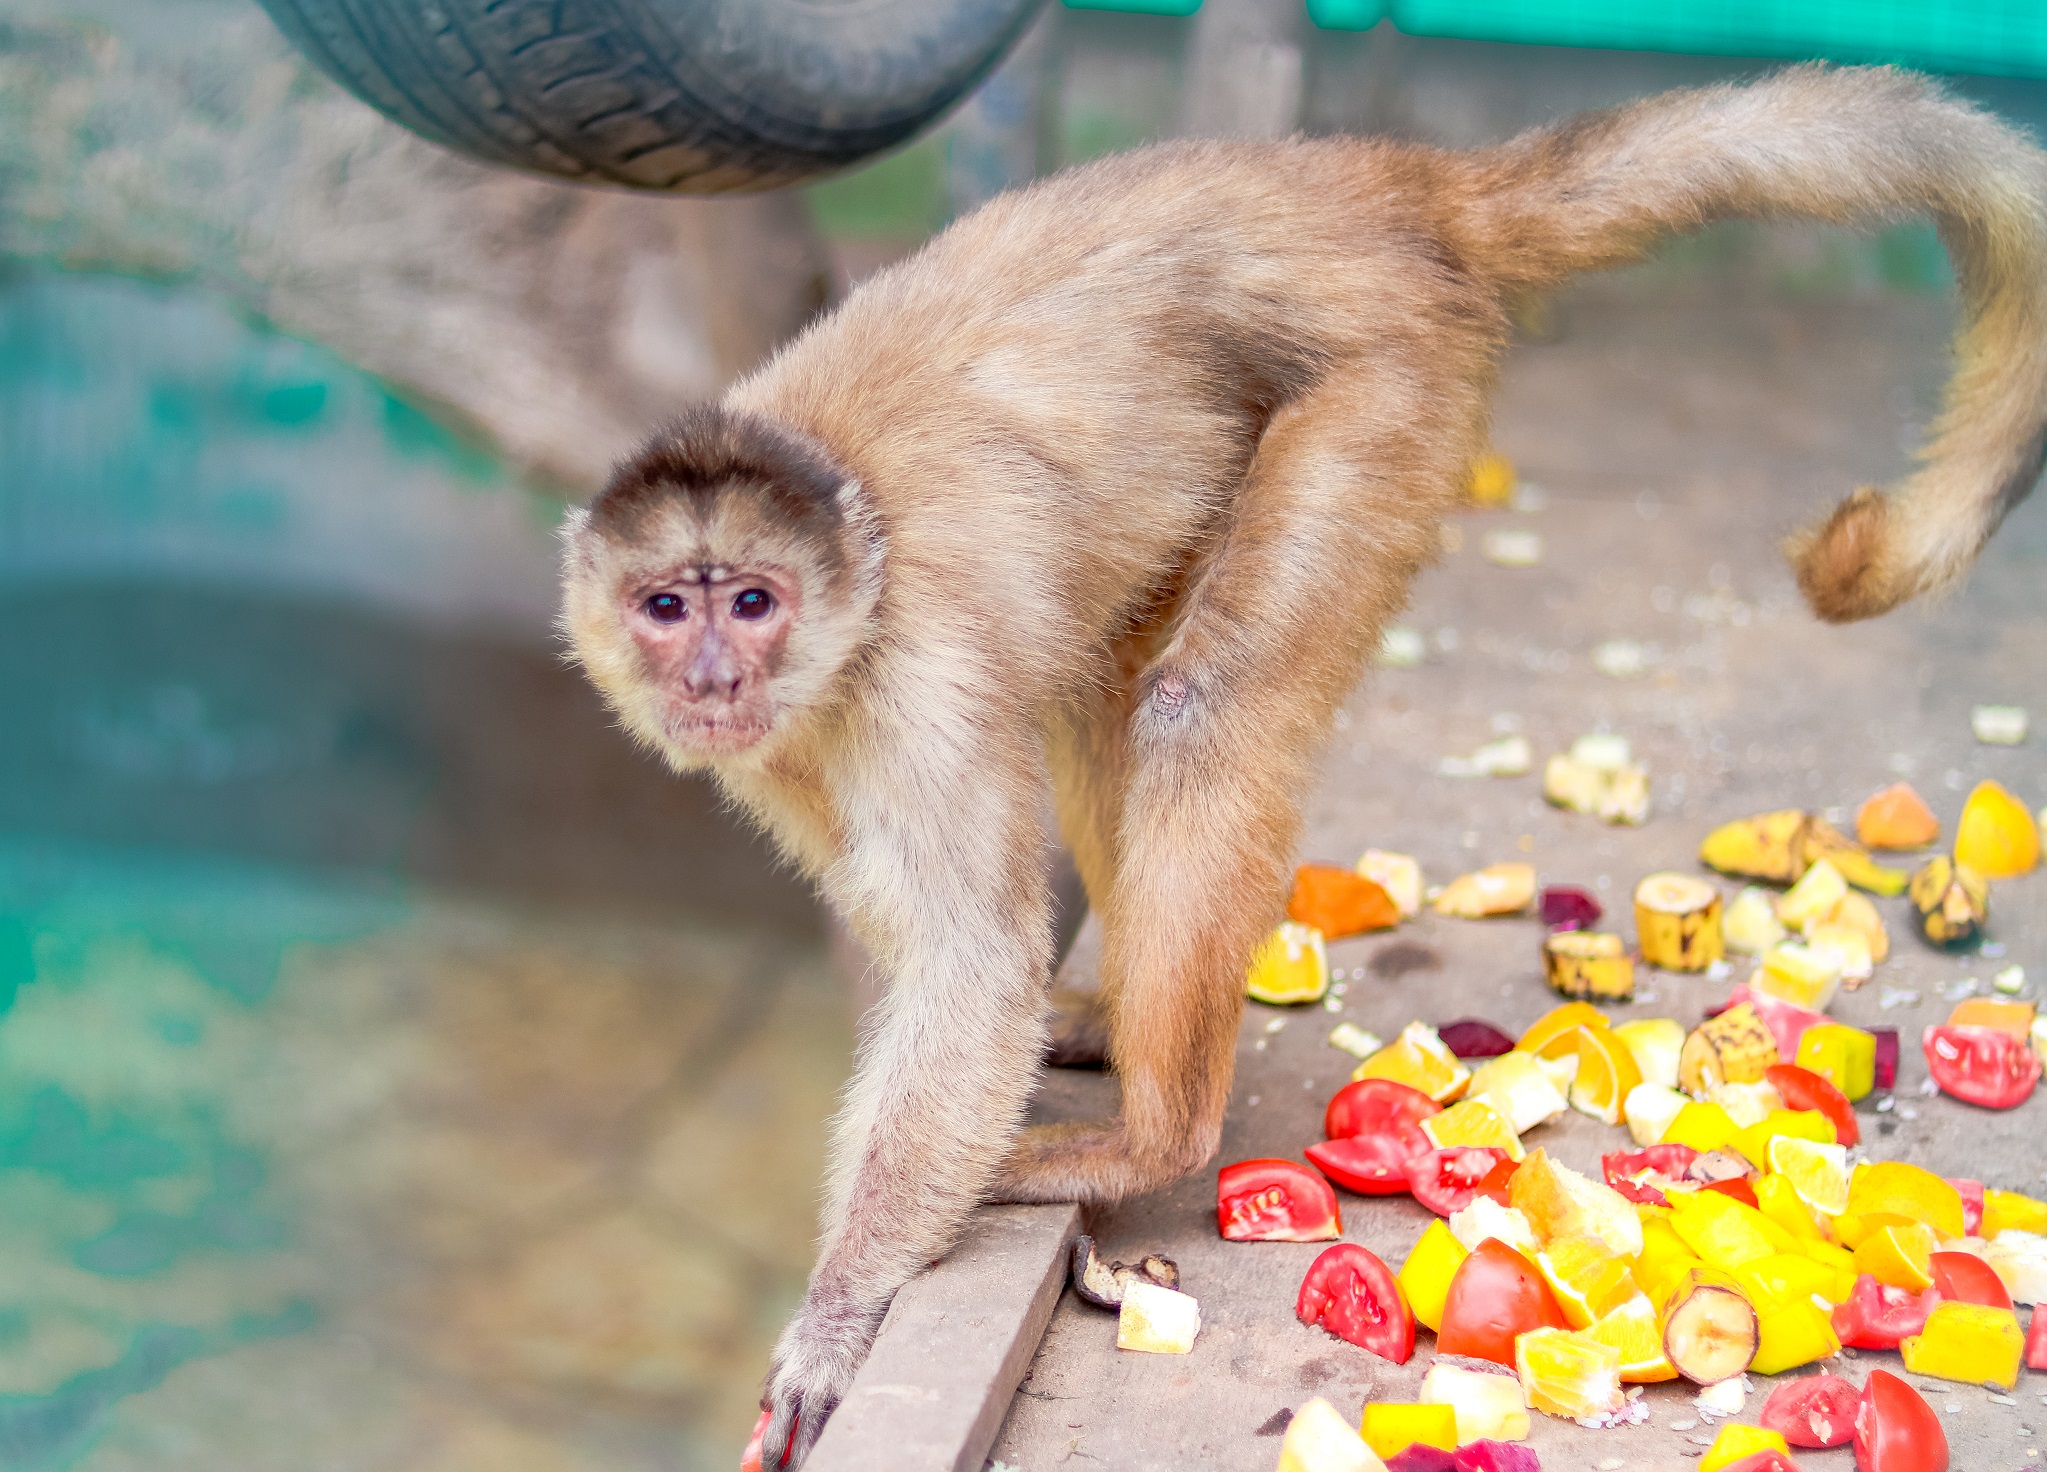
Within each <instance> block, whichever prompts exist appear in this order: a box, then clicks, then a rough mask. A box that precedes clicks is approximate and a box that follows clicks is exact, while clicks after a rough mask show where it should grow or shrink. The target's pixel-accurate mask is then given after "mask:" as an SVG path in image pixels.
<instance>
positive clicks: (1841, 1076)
mask: <svg viewBox="0 0 2047 1472" xmlns="http://www.w3.org/2000/svg"><path fill="white" fill-rule="evenodd" d="M1796 1061H1797V1063H1798V1066H1799V1067H1800V1068H1809V1069H1811V1070H1812V1071H1813V1072H1814V1073H1816V1074H1818V1075H1820V1076H1821V1077H1822V1078H1824V1079H1826V1080H1827V1081H1828V1082H1829V1083H1831V1084H1832V1085H1833V1086H1834V1087H1835V1088H1837V1089H1839V1090H1840V1091H1841V1092H1842V1093H1844V1094H1846V1095H1847V1096H1848V1097H1849V1098H1850V1099H1860V1098H1861V1097H1862V1096H1863V1095H1865V1094H1867V1093H1868V1092H1869V1091H1870V1090H1871V1089H1874V1088H1875V1087H1876V1035H1875V1034H1874V1033H1867V1032H1864V1031H1863V1030H1862V1029H1861V1028H1859V1027H1850V1026H1849V1025H1848V1024H1847V1023H1845V1022H1821V1023H1815V1024H1814V1025H1813V1026H1811V1027H1808V1028H1807V1029H1806V1030H1805V1031H1804V1033H1802V1034H1801V1035H1800V1036H1799V1039H1798V1058H1797V1060H1796Z"/></svg>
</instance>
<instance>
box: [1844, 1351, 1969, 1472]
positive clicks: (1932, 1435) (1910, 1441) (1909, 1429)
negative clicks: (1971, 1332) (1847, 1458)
mask: <svg viewBox="0 0 2047 1472" xmlns="http://www.w3.org/2000/svg"><path fill="white" fill-rule="evenodd" d="M1855 1465H1856V1466H1857V1467H1864V1468H1867V1469H1869V1472H1947V1465H1948V1451H1947V1433H1946V1432H1945V1431H1943V1430H1941V1429H1940V1417H1938V1416H1936V1415H1935V1414H1934V1413H1933V1407H1932V1406H1930V1405H1928V1404H1927V1403H1926V1398H1925V1397H1924V1396H1922V1395H1921V1394H1920V1393H1919V1392H1918V1391H1916V1390H1914V1389H1913V1388H1912V1387H1911V1386H1909V1385H1907V1384H1906V1383H1905V1382H1904V1381H1902V1380H1900V1379H1899V1378H1898V1377H1897V1376H1896V1375H1893V1374H1891V1373H1890V1372H1889V1371H1888V1370H1871V1371H1870V1372H1869V1380H1868V1382H1867V1383H1866V1384H1864V1385H1863V1387H1862V1404H1861V1405H1860V1406H1858V1407H1857V1408H1856V1411H1855Z"/></svg>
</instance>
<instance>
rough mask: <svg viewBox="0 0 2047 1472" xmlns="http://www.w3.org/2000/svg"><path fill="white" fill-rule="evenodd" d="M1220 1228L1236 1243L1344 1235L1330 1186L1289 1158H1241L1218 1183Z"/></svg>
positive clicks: (1321, 1239) (1324, 1239) (1323, 1239)
mask: <svg viewBox="0 0 2047 1472" xmlns="http://www.w3.org/2000/svg"><path fill="white" fill-rule="evenodd" d="M1215 1225H1216V1230H1217V1231H1219V1232H1221V1233H1222V1234H1223V1236H1224V1237H1226V1238H1228V1239H1229V1240H1230V1241H1232V1242H1327V1241H1328V1240H1329V1239H1330V1238H1332V1237H1340V1236H1342V1235H1343V1219H1342V1218H1341V1217H1340V1216H1338V1215H1337V1214H1336V1193H1335V1192H1334V1191H1332V1190H1330V1189H1329V1182H1327V1181H1325V1180H1323V1179H1322V1177H1320V1176H1318V1175H1316V1174H1315V1172H1313V1171H1312V1170H1309V1169H1308V1167H1306V1166H1305V1165H1300V1164H1297V1163H1296V1162H1294V1161H1291V1160H1240V1161H1238V1162H1237V1163H1236V1164H1235V1165H1226V1166H1224V1167H1223V1168H1222V1173H1221V1174H1220V1175H1218V1176H1217V1177H1216V1180H1215Z"/></svg>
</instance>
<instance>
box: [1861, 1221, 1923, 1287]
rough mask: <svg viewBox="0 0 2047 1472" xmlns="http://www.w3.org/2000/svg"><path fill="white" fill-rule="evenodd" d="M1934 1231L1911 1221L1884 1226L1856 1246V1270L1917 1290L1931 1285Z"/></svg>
mask: <svg viewBox="0 0 2047 1472" xmlns="http://www.w3.org/2000/svg"><path fill="white" fill-rule="evenodd" d="M1933 1248H1934V1241H1933V1233H1932V1232H1931V1231H1929V1230H1928V1229H1927V1228H1925V1227H1923V1226H1921V1225H1920V1224H1919V1223H1918V1222H1913V1223H1912V1224H1911V1225H1909V1226H1903V1227H1883V1228H1880V1229H1879V1230H1877V1231H1875V1232H1872V1233H1871V1234H1870V1235H1869V1236H1867V1237H1865V1238H1863V1240H1862V1245H1861V1246H1860V1247H1858V1248H1856V1249H1855V1271H1857V1272H1858V1273H1868V1274H1869V1275H1870V1276H1871V1277H1873V1278H1875V1279H1876V1280H1877V1282H1879V1283H1884V1284H1888V1285H1889V1286H1890V1287H1893V1288H1905V1289H1909V1290H1910V1291H1911V1292H1914V1293H1919V1292H1922V1291H1924V1290H1925V1289H1928V1288H1931V1287H1932V1286H1933Z"/></svg>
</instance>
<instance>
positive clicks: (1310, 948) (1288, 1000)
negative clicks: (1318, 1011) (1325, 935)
mask: <svg viewBox="0 0 2047 1472" xmlns="http://www.w3.org/2000/svg"><path fill="white" fill-rule="evenodd" d="M1328 990H1329V955H1328V953H1327V952H1326V951H1325V950H1323V948H1322V932H1321V931H1319V930H1317V929H1316V928H1315V927H1314V926H1312V925H1300V924H1296V923H1295V922H1294V921H1292V920H1285V921H1282V922H1281V923H1280V926H1279V928H1278V929H1277V930H1275V931H1273V932H1272V934H1271V935H1270V936H1268V937H1266V941H1265V944H1264V945H1262V946H1260V947H1259V948H1258V954H1257V955H1255V956H1253V957H1252V958H1251V970H1250V973H1249V974H1248V975H1247V976H1246V977H1245V978H1244V993H1245V995H1246V996H1248V997H1250V998H1251V1000H1252V1001H1254V1002H1267V1003H1270V1004H1272V1005H1274V1006H1287V1005H1290V1004H1292V1003H1296V1002H1319V1001H1320V1000H1321V999H1322V994H1323V993H1324V992H1326V991H1328Z"/></svg>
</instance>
